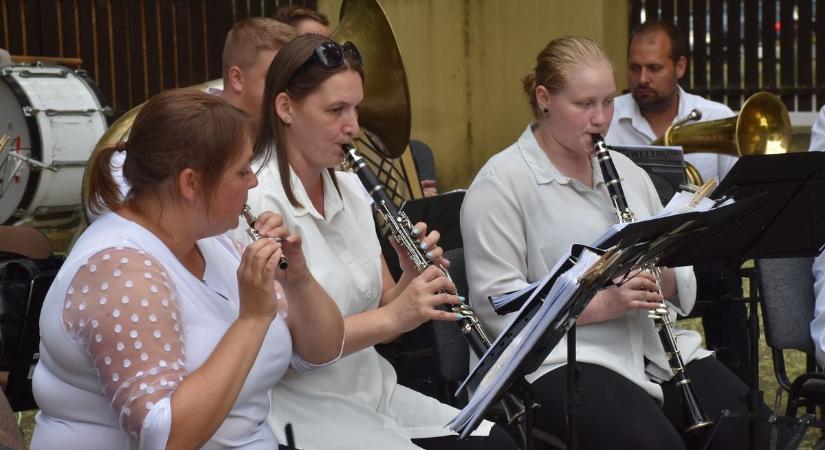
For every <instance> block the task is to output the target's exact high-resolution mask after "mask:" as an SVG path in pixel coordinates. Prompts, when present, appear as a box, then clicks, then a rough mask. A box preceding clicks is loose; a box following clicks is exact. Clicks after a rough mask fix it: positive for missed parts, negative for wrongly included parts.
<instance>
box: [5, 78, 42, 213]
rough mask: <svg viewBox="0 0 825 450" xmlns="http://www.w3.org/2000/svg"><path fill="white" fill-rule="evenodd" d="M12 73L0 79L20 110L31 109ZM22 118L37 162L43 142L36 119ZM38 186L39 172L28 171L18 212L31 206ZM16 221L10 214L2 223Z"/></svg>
mask: <svg viewBox="0 0 825 450" xmlns="http://www.w3.org/2000/svg"><path fill="white" fill-rule="evenodd" d="M11 73H12V71H6V70H4V71H0V77H2V78H3V80H4V81H5V82H6V84H7V85H8V86H9V89H11V92H12V94H14V96H15V97H17V101H18V102H19V103H20V109H23V108H25V107H27V106H28V107H31V105H32V103H31V100H30V99H29V96H28V94H26V91H25V90H24V89H23V87H22V86H21V85H20V83H18V82H17V80H16V79H15V78H14V77H13V76H11ZM23 118H24V119H25V120H26V125H27V127H28V129H29V140H30V143H31V152H32V153H31V157H32V158H34V159H37V160H38V161H42V160H43V141H42V139H41V136H40V126H38V125H37V117H35V116H34V115H31V114H30V115H26V114H23ZM39 184H40V171H37V170H30V171H29V179H28V181H27V182H26V189H25V190H24V191H23V197H22V198H21V199H20V203H19V204H18V205H17V209H18V210H21V209H23V210H25V209H28V207H29V205H31V202H32V200H34V196H35V194H36V190H37V186H38V185H39ZM16 220H17V218H16V215H15V214H12V215H11V216H9V218H8V220H6V221H5V222H4V224H5V225H8V224H12V223H14V222H15V221H16Z"/></svg>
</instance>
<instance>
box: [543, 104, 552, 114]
mask: <svg viewBox="0 0 825 450" xmlns="http://www.w3.org/2000/svg"><path fill="white" fill-rule="evenodd" d="M542 111H544V113H545V114H550V108H548V107H546V106H545V107H544V109H542Z"/></svg>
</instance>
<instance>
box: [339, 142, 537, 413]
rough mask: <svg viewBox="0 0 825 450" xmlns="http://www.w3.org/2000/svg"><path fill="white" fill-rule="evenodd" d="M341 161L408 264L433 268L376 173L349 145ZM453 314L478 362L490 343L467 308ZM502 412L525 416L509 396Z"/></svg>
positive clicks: (454, 308) (460, 307)
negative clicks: (366, 196) (359, 185)
mask: <svg viewBox="0 0 825 450" xmlns="http://www.w3.org/2000/svg"><path fill="white" fill-rule="evenodd" d="M342 147H343V148H344V157H345V158H346V162H347V164H349V166H350V167H352V169H353V170H354V171H355V174H356V175H357V176H358V179H359V180H360V181H361V184H362V185H363V186H364V188H365V189H366V190H367V192H369V194H370V196H371V197H372V200H373V206H374V207H375V210H376V211H378V214H380V215H381V217H382V218H383V219H384V221H385V222H386V223H387V226H388V227H389V230H390V233H392V236H393V237H394V238H395V239H396V240H397V241H398V242H399V243H400V244H401V246H402V247H403V248H404V250H406V252H407V255H408V256H409V258H410V260H411V261H412V262H413V264H415V267H416V269H418V272H419V273H420V272H423V271H424V270H426V269H427V268H428V267H430V266H431V265H433V264H435V263H434V262H433V261H432V260H430V259H429V258H427V256H426V255H425V254H424V252H423V251H422V250H421V248H420V247H419V246H418V241H417V239H416V237H415V235H414V234H413V233H412V230H413V223H412V221H411V220H410V218H409V217H407V215H406V214H405V213H404V212H403V211H399V209H398V207H396V206H395V204H394V203H393V202H392V200H391V199H390V196H389V195H388V194H387V192H386V190H385V188H384V185H383V184H382V183H381V181H380V180H379V179H378V177H377V176H375V173H374V172H373V171H372V169H370V167H369V166H368V165H367V161H366V160H365V159H364V157H363V156H361V154H360V153H359V152H358V149H357V148H355V146H353V145H351V144H344V145H343V146H342ZM438 268H439V269H441V271H442V272H443V273H444V275H445V276H446V277H447V279H448V280H450V281H452V278H451V277H450V273H449V272H448V271H447V269H445V268H444V267H442V266H441V265H438ZM451 310H452V312H454V313H458V314H461V315H463V316H464V318H463V319H460V320H458V321H457V322H456V323H457V324H458V327H459V329H460V330H461V334H462V335H463V336H464V338H465V339H466V340H467V343H468V344H469V345H470V348H471V349H472V351H473V352H474V353H475V354H476V356H478V357H479V358H481V357H482V356H483V355H484V354H485V353H486V352H487V350H488V349H489V348H490V345H491V344H490V339H489V338H488V337H487V335H486V334H485V333H484V330H482V328H481V324H480V323H479V321H478V318H477V317H476V315H475V312H473V310H472V309H471V308H470V305H468V304H466V303H464V302H462V303H461V304H460V305H456V306H452V307H451ZM502 405H503V407H504V411H505V413H506V414H507V422H508V423H510V424H513V423H515V422H516V421H518V419H519V418H520V417H521V416H522V415H523V414H524V406H523V404H522V403H521V401H520V400H518V398H517V397H515V396H514V395H512V394H507V396H506V397H504V399H503V400H502Z"/></svg>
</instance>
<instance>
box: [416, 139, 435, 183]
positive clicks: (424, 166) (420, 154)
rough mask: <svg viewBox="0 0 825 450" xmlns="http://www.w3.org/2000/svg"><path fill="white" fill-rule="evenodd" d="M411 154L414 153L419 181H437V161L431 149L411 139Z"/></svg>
mask: <svg viewBox="0 0 825 450" xmlns="http://www.w3.org/2000/svg"><path fill="white" fill-rule="evenodd" d="M410 153H412V157H413V162H414V163H415V170H416V172H418V179H419V180H435V179H436V175H435V159H434V158H433V151H432V150H431V149H430V147H429V146H428V145H427V144H425V143H423V142H421V141H416V140H415V139H410Z"/></svg>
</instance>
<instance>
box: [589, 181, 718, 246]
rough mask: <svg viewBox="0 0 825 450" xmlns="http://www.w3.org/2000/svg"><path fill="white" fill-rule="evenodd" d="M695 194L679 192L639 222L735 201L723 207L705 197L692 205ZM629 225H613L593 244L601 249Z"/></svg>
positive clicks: (704, 209) (700, 210)
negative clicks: (656, 211) (655, 212)
mask: <svg viewBox="0 0 825 450" xmlns="http://www.w3.org/2000/svg"><path fill="white" fill-rule="evenodd" d="M693 195H694V194H693V193H692V192H687V191H679V192H677V193H676V194H674V195H673V198H671V199H670V201H669V202H668V203H667V205H665V207H664V208H662V210H661V211H659V212H658V213H657V214H654V215H652V216H650V217H647V218H645V219H639V220H637V222H644V221H646V220H653V219H659V218H661V217H669V216H675V215H677V214H687V213H692V212H705V211H709V210H711V209H713V208H717V207H721V206H726V205H729V204H731V203H733V199H728V200H727V201H726V202H724V203H722V204H721V205H716V203H715V202H714V201H713V200H711V199H709V198H707V197H703V198H702V199H701V200H699V201H698V202H697V203H696V205H691V204H690V203H691V201H692V200H693ZM627 225H628V224H627V223H617V224H613V225H612V226H611V227H610V228H608V229H607V231H605V232H604V234H603V235H602V236H601V237H600V238H599V239H597V240H596V242H594V243H593V246H594V247H598V248H601V247H602V244H603V243H604V242H607V241H608V240H609V239H610V238H612V237H613V236H614V235H615V234H616V233H618V232H619V231H621V230H622V229H624V227H626V226H627Z"/></svg>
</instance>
